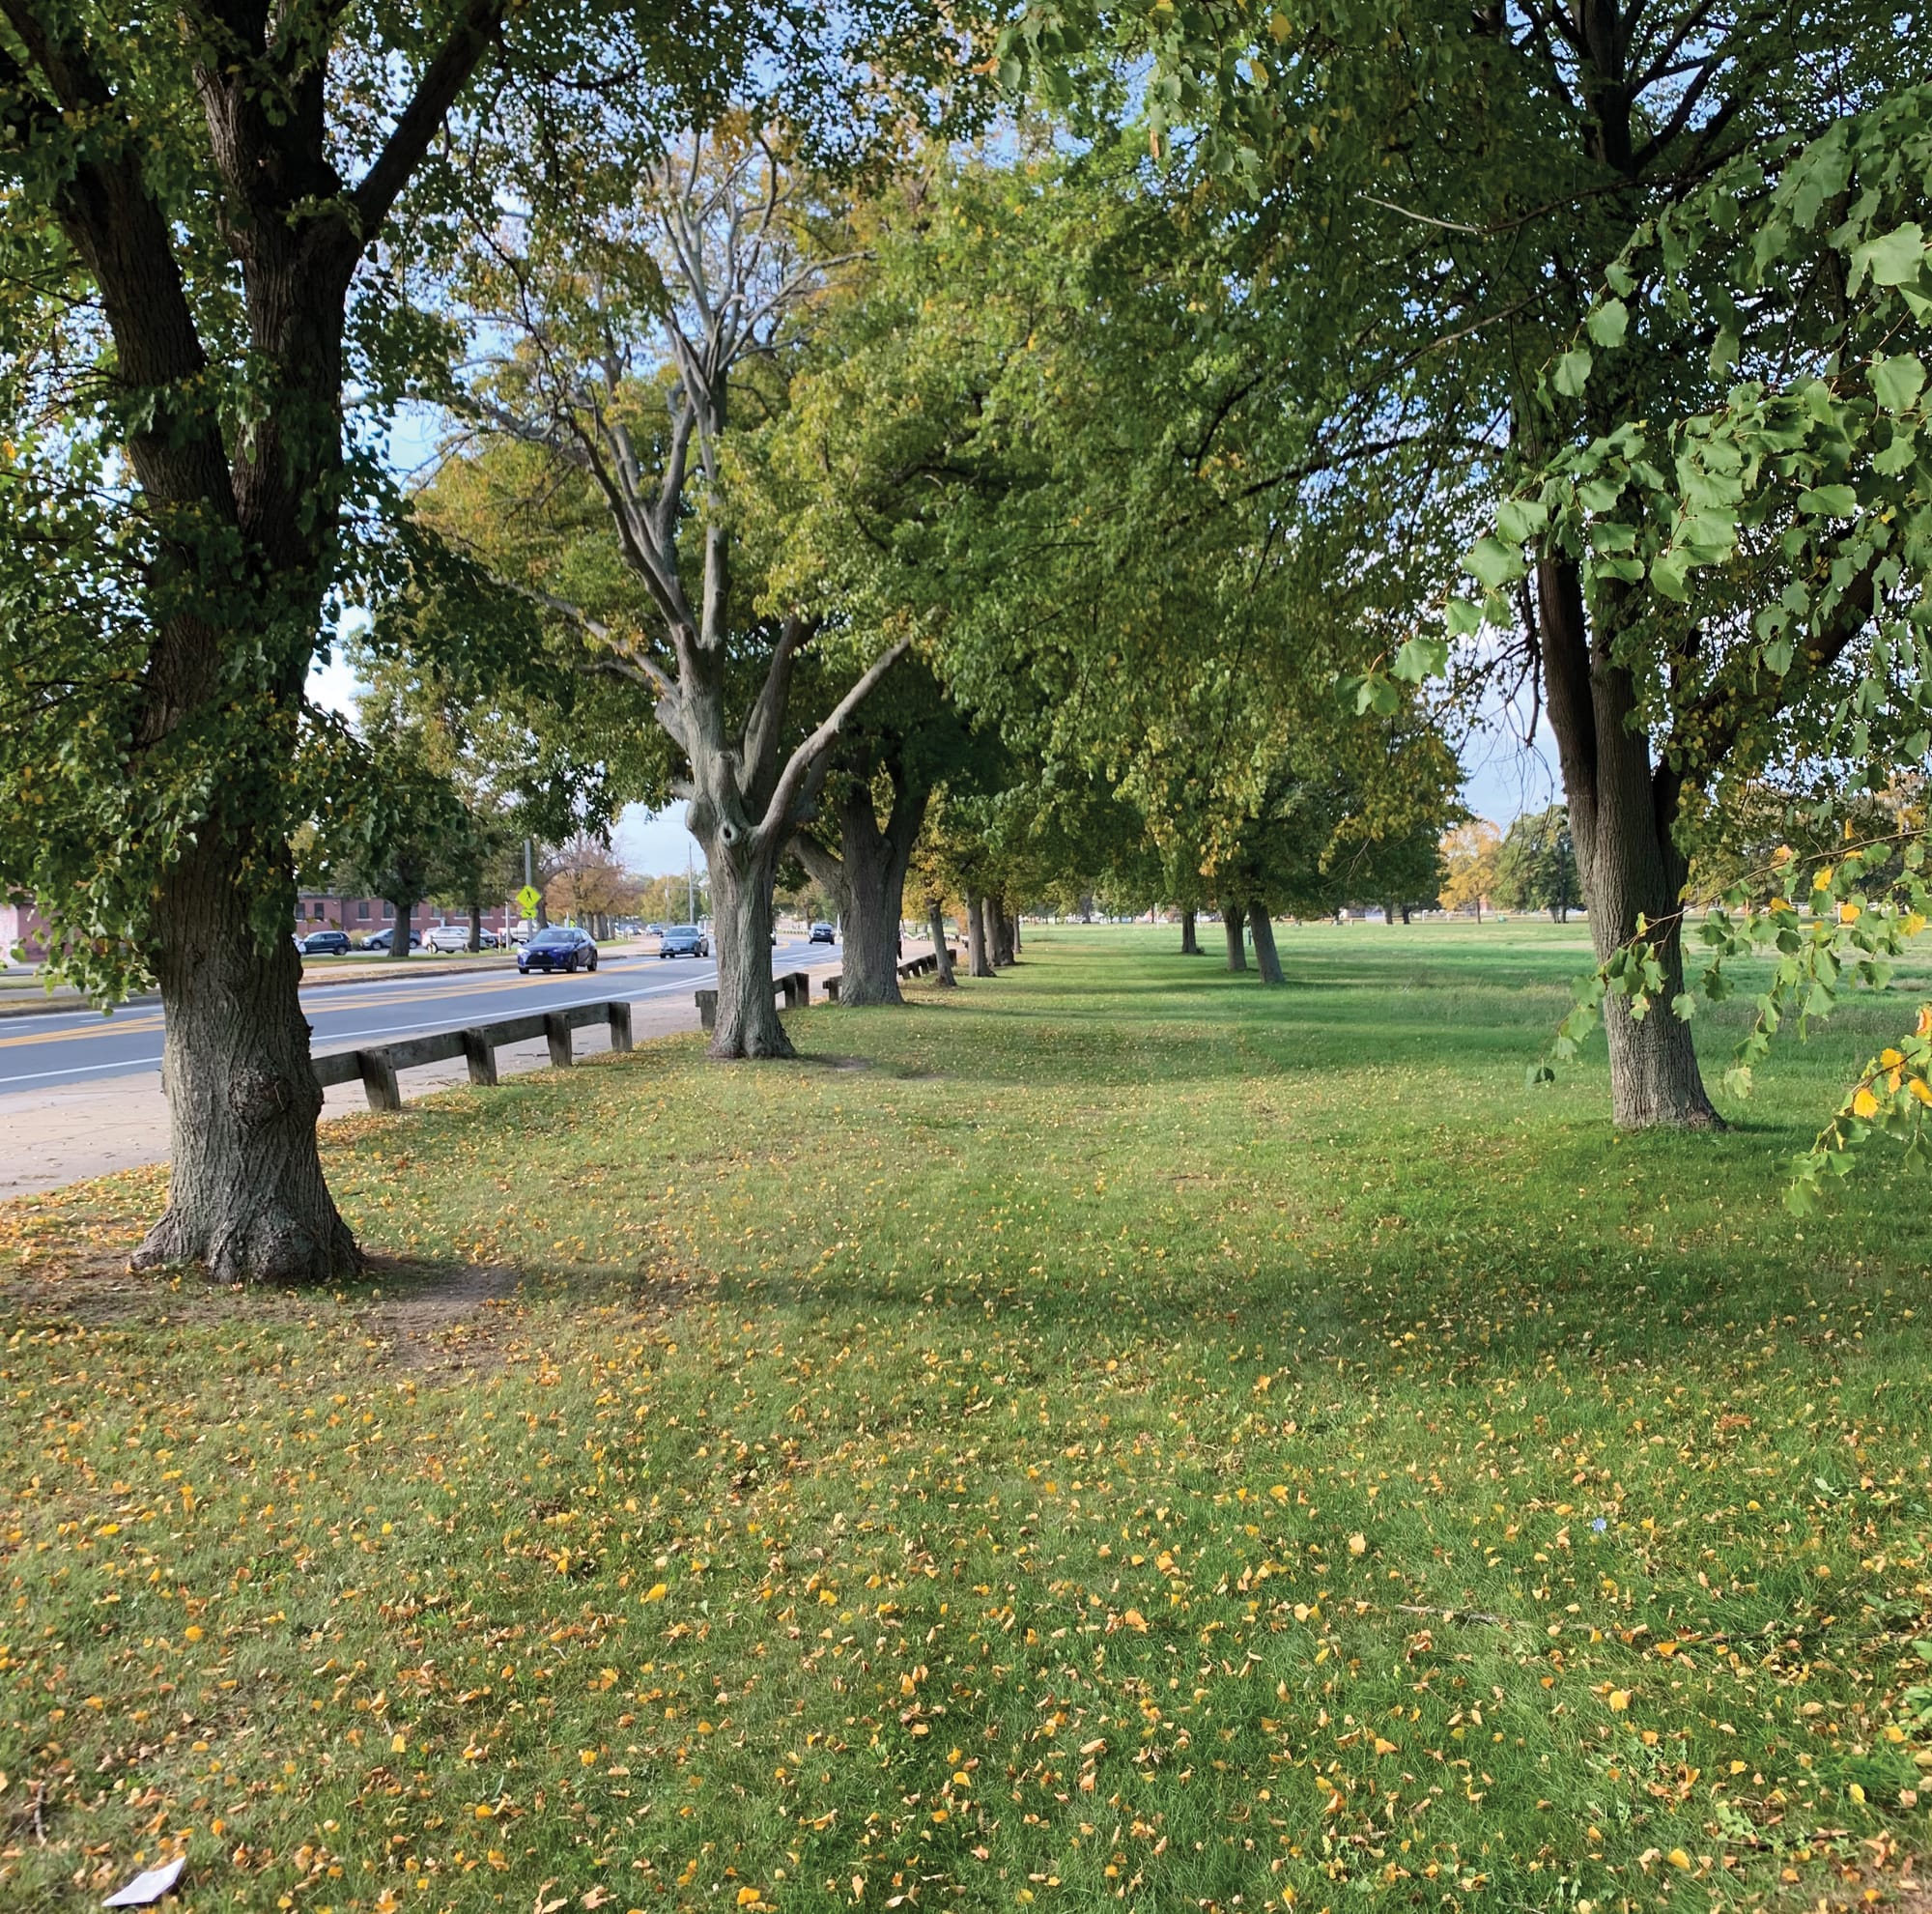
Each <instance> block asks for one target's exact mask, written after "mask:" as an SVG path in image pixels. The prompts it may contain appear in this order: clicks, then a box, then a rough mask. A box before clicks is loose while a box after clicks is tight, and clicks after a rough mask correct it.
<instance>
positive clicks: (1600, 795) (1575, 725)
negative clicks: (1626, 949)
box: [1537, 558, 1723, 1129]
mask: <svg viewBox="0 0 1932 1914" xmlns="http://www.w3.org/2000/svg"><path fill="white" fill-rule="evenodd" d="M1537 600H1538V611H1539V613H1540V614H1541V618H1540V622H1541V625H1542V634H1541V638H1542V647H1543V659H1544V678H1545V685H1546V693H1547V701H1548V711H1549V723H1550V728H1551V729H1552V730H1553V731H1554V732H1555V734H1556V744H1557V752H1558V755H1559V757H1560V758H1561V761H1562V766H1563V785H1564V791H1565V794H1566V796H1567V797H1568V799H1569V806H1570V828H1571V833H1572V835H1573V837H1574V839H1575V842H1576V845H1577V863H1578V865H1579V866H1580V868H1581V871H1582V875H1583V890H1584V894H1585V895H1586V896H1587V897H1588V899H1589V900H1590V941H1591V943H1592V945H1593V946H1594V947H1595V950H1596V953H1597V960H1598V962H1599V963H1602V962H1604V961H1605V959H1607V958H1608V957H1610V956H1611V955H1612V954H1613V953H1614V952H1615V951H1617V950H1618V949H1619V948H1620V947H1621V946H1622V945H1624V944H1626V943H1628V942H1629V941H1630V940H1631V939H1632V938H1633V937H1634V936H1635V935H1636V921H1637V919H1638V917H1639V916H1641V917H1643V918H1644V919H1645V920H1646V921H1647V922H1648V923H1649V924H1650V925H1651V927H1652V929H1651V932H1650V935H1651V938H1652V941H1653V942H1654V944H1655V945H1656V950H1657V957H1658V960H1659V962H1660V963H1661V964H1662V968H1663V989H1662V994H1661V996H1660V998H1659V1000H1658V1001H1657V1002H1656V1003H1655V1004H1653V1005H1652V1006H1651V1008H1650V1011H1649V1014H1647V1015H1645V1016H1644V1017H1643V1018H1642V1019H1641V1020H1639V1019H1637V1018H1635V1017H1633V1016H1632V1015H1631V1013H1630V1004H1629V1001H1628V999H1626V998H1623V997H1614V996H1613V997H1608V998H1606V999H1605V1003H1604V1029H1605V1036H1606V1037H1607V1039H1608V1042H1609V1052H1610V1113H1611V1117H1612V1119H1613V1120H1614V1122H1615V1123H1616V1125H1617V1127H1618V1128H1620V1129H1647V1128H1654V1127H1658V1126H1665V1127H1671V1128H1684V1129H1719V1128H1722V1127H1723V1124H1722V1119H1721V1118H1719V1115H1718V1113H1717V1111H1716V1110H1715V1109H1714V1108H1713V1107H1712V1105H1711V1100H1710V1098H1709V1096H1708V1095H1707V1094H1706V1093H1705V1089H1704V1079H1703V1076H1702V1074H1701V1073H1700V1072H1699V1071H1698V1068H1697V1051H1696V1046H1695V1043H1693V1041H1692V1039H1691V1035H1690V1025H1689V1024H1687V1023H1685V1022H1683V1021H1681V1020H1680V1019H1679V1018H1678V1017H1676V1016H1674V1015H1673V1014H1671V1010H1670V1001H1671V999H1672V998H1673V997H1674V996H1676V995H1677V993H1678V992H1679V991H1680V990H1682V989H1683V987H1684V947H1683V943H1682V940H1681V937H1680V935H1679V931H1680V926H1681V912H1682V909H1683V903H1682V894H1683V888H1684V884H1685V880H1686V877H1687V875H1688V870H1687V866H1686V863H1685V859H1684V855H1683V853H1682V852H1681V851H1680V850H1679V849H1678V848H1677V843H1676V840H1675V838H1674V836H1673V829H1674V826H1675V824H1676V821H1677V806H1678V801H1679V797H1680V794H1681V793H1680V787H1679V786H1678V782H1677V779H1676V777H1675V775H1674V774H1673V773H1672V772H1671V771H1670V769H1669V767H1668V766H1667V765H1658V766H1656V767H1655V768H1653V766H1652V764H1651V752H1650V740H1649V738H1648V737H1647V736H1646V735H1645V734H1644V733H1643V732H1642V731H1641V730H1638V729H1636V728H1634V727H1633V726H1632V724H1631V722H1630V721H1631V718H1632V716H1633V714H1634V711H1635V708H1636V696H1635V688H1634V685H1633V684H1632V682H1631V677H1630V673H1629V672H1628V671H1626V670H1625V669H1624V668H1623V667H1622V666H1620V665H1617V664H1614V663H1613V662H1611V658H1610V655H1609V651H1610V647H1609V643H1608V641H1607V639H1602V640H1600V641H1599V642H1598V643H1592V638H1591V633H1590V631H1589V628H1588V621H1587V618H1586V615H1585V613H1584V608H1583V594H1582V587H1581V584H1580V581H1579V580H1578V578H1577V570H1576V567H1575V566H1574V565H1573V564H1571V563H1570V562H1568V561H1567V560H1563V559H1556V558H1546V559H1545V560H1544V561H1543V562H1542V563H1541V564H1540V565H1539V566H1538V568H1537ZM1614 605H1615V601H1614V600H1612V601H1611V610H1612V614H1613V613H1614Z"/></svg>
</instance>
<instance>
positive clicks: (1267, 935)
mask: <svg viewBox="0 0 1932 1914" xmlns="http://www.w3.org/2000/svg"><path fill="white" fill-rule="evenodd" d="M1248 927H1249V928H1250V929H1252V930H1253V932H1254V935H1255V968H1256V969H1257V970H1258V971H1260V972H1261V978H1262V982H1263V983H1264V984H1282V983H1285V982H1286V981H1287V980H1286V979H1285V978H1284V977H1283V976H1282V974H1281V955H1280V953H1279V952H1278V951H1277V950H1276V949H1275V947H1274V920H1273V919H1272V918H1270V917H1269V916H1268V911H1267V905H1266V904H1264V903H1263V902H1262V901H1261V900H1259V899H1257V900H1255V901H1254V902H1252V903H1250V904H1249V905H1248Z"/></svg>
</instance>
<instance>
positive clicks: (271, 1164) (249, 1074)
mask: <svg viewBox="0 0 1932 1914" xmlns="http://www.w3.org/2000/svg"><path fill="white" fill-rule="evenodd" d="M248 864H249V860H248V859H246V858H245V857H244V856H242V855H240V854H238V852H237V851H236V850H234V849H232V848H228V847H225V846H224V845H223V844H222V843H221V842H220V840H219V838H218V837H217V836H216V834H215V833H214V832H213V830H212V829H205V830H204V832H203V835H202V838H201V840H200V842H199V843H195V844H193V845H191V846H190V848H189V849H188V852H187V854H186V856H185V857H184V858H183V859H182V860H181V862H180V863H178V864H176V865H174V866H173V867H172V868H171V869H170V870H169V871H167V872H166V874H165V875H164V876H163V877H162V879H161V887H160V893H159V896H158V897H157V898H156V904H155V925H156V957H155V970H156V980H157V981H158V983H159V985H160V990H161V1010H162V1016H163V1019H164V1021H165V1024H166V1029H167V1036H166V1040H165V1042H164V1043H163V1045H162V1058H161V1083H162V1086H163V1088H164V1089H165V1091H166V1093H167V1100H168V1133H169V1142H170V1148H171V1152H172V1164H171V1168H170V1172H169V1178H168V1207H167V1212H166V1214H164V1215H163V1216H162V1217H161V1219H160V1221H159V1222H157V1223H156V1225H155V1227H154V1228H153V1229H152V1230H151V1231H150V1232H149V1233H148V1238H147V1241H146V1242H144V1243H142V1244H141V1246H140V1248H139V1249H138V1250H136V1251H135V1253H134V1257H133V1267H134V1268H135V1269H137V1270H142V1269H152V1268H154V1267H156V1266H157V1265H160V1264H166V1263H185V1262H199V1263H202V1264H205V1265H206V1266H207V1269H208V1272H209V1274H210V1275H211V1276H213V1278H214V1279H215V1280H216V1281H217V1282H272V1283H304V1282H332V1281H335V1280H338V1279H340V1278H342V1277H344V1276H349V1275H353V1274H355V1271H356V1270H357V1269H358V1268H359V1267H360V1264H361V1257H360V1255H359V1254H358V1252H357V1250H356V1247H355V1238H354V1237H353V1236H351V1234H350V1233H349V1227H348V1225H347V1224H346V1223H344V1222H343V1220H342V1218H341V1216H340V1214H338V1213H337V1211H336V1208H335V1202H334V1199H333V1198H332V1197H331V1196H330V1195H329V1193H328V1185H327V1183H326V1182H325V1181H324V1179H323V1174H322V1160H321V1157H320V1156H319V1155H318V1153H317V1150H316V1137H315V1124H316V1118H317V1116H318V1115H319V1114H320V1113H321V1110H322V1092H321V1091H320V1090H319V1089H318V1088H317V1087H316V1081H315V1072H314V1071H312V1070H311V1069H310V1067H309V1045H308V1023H307V1020H306V1019H305V1018H304V1017H303V1015H302V1008H301V1000H300V998H299V996H298V985H299V983H300V981H301V958H300V957H298V955H297V952H296V949H295V946H294V944H293V943H291V942H290V941H289V939H288V938H287V937H280V936H278V937H274V938H272V939H270V941H269V943H268V944H266V945H264V944H263V943H261V942H260V941H258V939H257V937H256V935H255V932H254V929H253V928H252V926H251V925H250V923H249V913H248V907H247V900H246V898H245V897H244V896H243V894H242V892H241V888H240V886H239V885H238V884H237V883H236V882H235V874H236V871H237V869H238V868H241V869H246V868H248Z"/></svg>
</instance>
